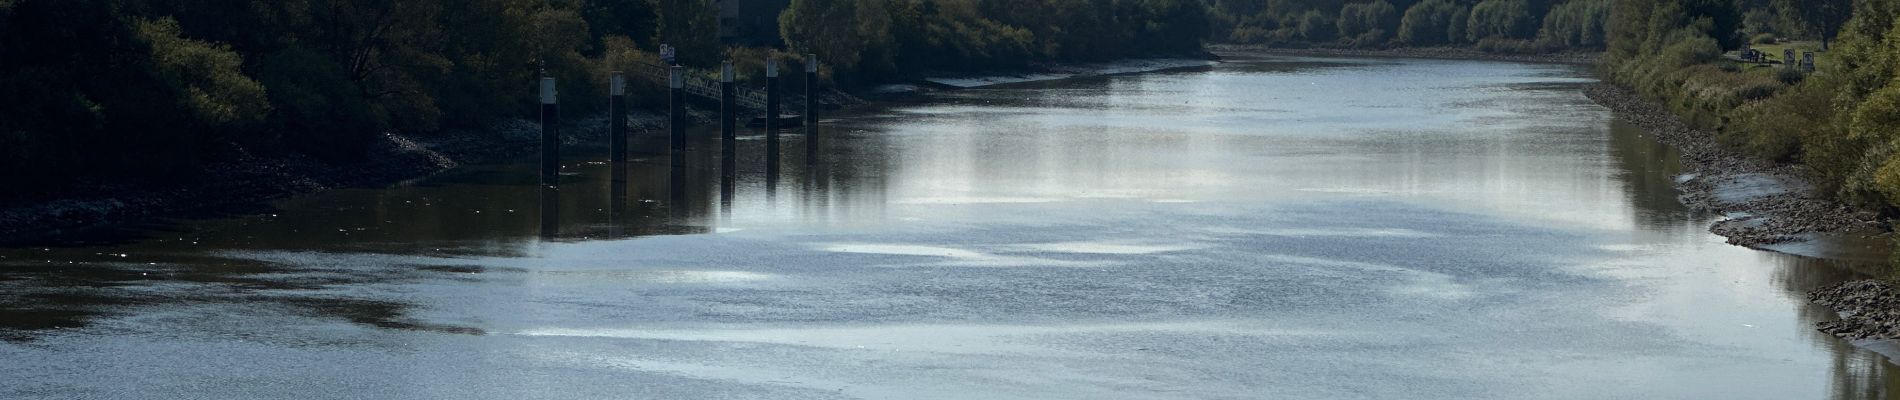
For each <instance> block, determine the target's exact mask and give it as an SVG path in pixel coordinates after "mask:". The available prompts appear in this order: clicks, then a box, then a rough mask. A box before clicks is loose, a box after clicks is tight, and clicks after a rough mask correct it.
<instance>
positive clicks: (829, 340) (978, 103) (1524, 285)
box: [0, 54, 1896, 399]
mask: <svg viewBox="0 0 1900 400" xmlns="http://www.w3.org/2000/svg"><path fill="white" fill-rule="evenodd" d="M1230 61H1231V62H1229V63H1226V64H1223V65H1220V66H1217V67H1213V68H1211V69H1206V70H1198V71H1182V72H1173V73H1162V74H1148V75H1138V76H1122V77H1113V78H1103V79H1091V80H1079V81H1066V82H1057V83H1042V84H1030V85H1022V86H1013V87H1003V88H995V89H982V90H965V91H956V92H947V93H941V94H936V95H931V96H928V97H927V98H925V99H920V100H916V101H910V102H904V103H898V104H892V105H889V106H887V107H883V108H879V109H875V110H867V111H863V112H858V113H855V114H852V115H846V116H840V117H839V118H836V120H835V121H828V126H827V129H829V130H828V131H827V133H828V134H829V136H828V138H827V139H826V140H823V141H820V142H819V143H818V146H819V148H820V152H819V153H820V154H822V155H823V156H822V157H819V158H817V159H807V158H806V157H805V155H804V151H803V150H804V149H805V146H806V143H805V142H804V140H803V136H802V135H788V136H787V141H786V144H785V149H786V150H787V155H786V156H785V157H784V158H783V159H779V160H776V161H778V162H779V164H778V165H781V167H780V168H773V169H772V170H768V168H767V167H766V164H767V161H768V160H767V158H766V157H764V156H763V155H762V154H761V153H762V149H763V147H764V146H763V142H762V141H760V140H758V139H756V138H751V137H748V138H747V139H746V140H743V141H742V142H741V148H740V149H739V157H738V160H736V165H737V169H736V170H734V171H731V172H732V173H731V174H730V175H731V176H732V177H733V180H732V181H731V182H730V183H727V182H722V176H725V175H726V174H725V173H724V172H722V168H721V167H720V162H719V161H718V160H717V159H716V153H717V151H714V150H712V149H713V148H712V147H710V146H711V145H712V143H710V142H701V143H699V149H701V150H699V151H696V152H694V153H692V154H690V155H688V156H686V157H684V159H683V161H685V162H684V163H683V165H682V166H681V167H680V168H678V169H674V168H672V167H671V166H670V164H671V162H670V161H671V160H669V159H668V158H667V157H665V156H652V155H649V156H643V157H637V160H636V163H635V164H633V165H630V166H627V167H626V168H625V169H624V170H623V171H620V172H615V168H613V167H612V166H609V165H604V164H601V163H598V162H595V160H598V159H601V158H603V156H602V155H601V154H600V152H599V151H598V150H595V151H593V152H591V153H590V152H586V151H581V152H579V154H581V157H582V158H581V159H577V160H573V162H570V163H569V164H568V165H567V166H566V169H565V170H566V171H567V174H566V175H565V176H564V179H565V183H564V184H562V185H561V186H560V188H559V189H558V190H539V189H537V188H536V186H535V185H534V184H533V182H534V180H535V179H536V178H535V170H534V167H533V166H532V165H529V164H526V163H522V164H511V165H489V166H472V167H467V168H463V169H460V170H457V171H453V172H450V173H447V174H444V175H441V176H438V177H434V178H429V179H424V180H420V181H416V182H411V183H407V184H403V185H398V186H396V187H392V188H387V189H376V190H344V191H337V192H331V193H326V194H322V195H317V196H310V197H305V198H299V199H293V200H288V201H283V202H278V203H275V204H273V205H272V206H271V207H269V209H267V210H263V211H261V212H259V213H256V214H245V215H242V216H234V217H227V218H214V219H194V220H180V221H165V222H161V223H153V224H146V225H142V226H135V227H128V228H125V229H121V230H120V232H114V234H111V235H101V236H100V237H99V238H71V239H64V240H60V241H57V242H55V243H49V244H45V245H40V246H36V247H19V248H8V249H0V360H4V362H0V382H5V383H4V384H0V398H501V399H518V398H549V399H571V398H683V399H685V398H692V399H697V398H770V399H833V398H875V399H933V398H956V399H1007V398H1020V399H1048V398H1072V399H1105V398H1130V399H1143V398H1153V399H1177V398H1457V399H1467V398H1495V399H1518V398H1560V399H1570V398H1724V399H1741V398H1749V399H1796V398H1843V399H1863V398H1887V397H1889V396H1892V394H1893V393H1895V390H1894V388H1896V383H1895V378H1894V375H1895V374H1894V373H1893V368H1892V365H1891V364H1889V363H1888V362H1887V361H1885V360H1884V359H1882V358H1881V357H1880V356H1878V355H1876V354H1874V353H1871V352H1869V351H1865V350H1860V349H1859V348H1857V347H1854V346H1852V345H1851V344H1849V343H1845V342H1841V341H1837V340H1834V339H1831V338H1829V337H1827V336H1825V335H1822V334H1819V333H1818V332H1815V331H1814V330H1813V329H1812V326H1813V324H1814V323H1815V322H1816V321H1821V320H1826V319H1828V318H1831V317H1830V313H1829V312H1828V311H1827V310H1824V309H1820V308H1817V307H1814V306H1811V305H1809V304H1807V303H1806V302H1805V301H1804V296H1805V293H1806V292H1807V291H1808V290H1810V289H1813V288H1815V287H1818V286H1822V285H1827V284H1830V283H1834V282H1839V281H1842V280H1847V279H1855V278H1859V277H1865V276H1866V275H1865V274H1866V273H1868V272H1871V271H1872V270H1873V268H1872V267H1866V266H1857V265H1862V264H1868V263H1861V262H1854V261H1821V260H1814V259H1806V258H1800V257H1794V256H1787V255H1778V254H1772V253H1765V252H1758V251H1751V250H1747V249H1742V248H1738V247H1732V246H1728V245H1725V244H1723V242H1722V239H1721V238H1719V237H1716V236H1713V235H1710V234H1708V233H1706V228H1707V226H1708V224H1709V223H1710V222H1711V221H1714V220H1715V219H1716V218H1719V216H1714V215H1705V214H1698V213H1693V212H1690V211H1688V210H1686V209H1684V208H1683V207H1682V206H1681V205H1680V204H1679V203H1677V201H1676V195H1677V193H1676V192H1675V191H1674V189H1673V188H1672V179H1674V177H1675V176H1676V175H1677V174H1679V173H1680V168H1679V165H1678V160H1677V158H1676V155H1675V154H1674V153H1672V152H1671V151H1669V150H1668V149H1667V148H1666V147H1664V146H1661V145H1658V144H1656V143H1655V142H1653V141H1652V140H1651V139H1649V138H1646V137H1643V135H1642V134H1641V133H1640V132H1639V131H1637V130H1636V129H1633V128H1631V127H1629V126H1625V125H1623V124H1620V123H1618V122H1616V121H1615V119H1614V116H1613V115H1612V114H1611V113H1610V112H1609V111H1608V110H1606V109H1603V108H1601V107H1598V106H1595V105H1593V104H1592V103H1590V101H1589V100H1587V99H1585V98H1584V97H1583V95H1582V94H1581V93H1580V92H1579V88H1580V87H1581V86H1582V85H1584V84H1587V83H1588V82H1590V78H1589V77H1588V73H1587V71H1586V70H1585V69H1584V68H1581V67H1569V66H1551V65H1527V64H1513V63H1489V62H1468V61H1424V60H1399V59H1310V58H1277V57H1266V56H1254V55H1246V54H1237V55H1233V56H1232V57H1231V58H1230ZM700 132H701V133H702V134H703V133H705V132H706V131H703V130H702V131H700ZM643 139H644V140H641V142H643V145H644V146H646V147H647V148H657V146H658V145H657V144H656V143H655V142H653V139H654V138H652V137H646V138H643ZM570 154H573V152H570ZM771 172H776V175H773V174H771ZM617 175H618V176H617ZM616 177H619V178H624V181H625V182H627V183H625V184H624V185H622V184H615V181H616V179H615V178H616ZM1868 265H1871V264H1868Z"/></svg>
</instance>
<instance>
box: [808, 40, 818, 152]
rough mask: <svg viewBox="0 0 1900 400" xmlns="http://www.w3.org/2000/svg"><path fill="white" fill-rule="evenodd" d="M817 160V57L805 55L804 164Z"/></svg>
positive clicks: (815, 55)
mask: <svg viewBox="0 0 1900 400" xmlns="http://www.w3.org/2000/svg"><path fill="white" fill-rule="evenodd" d="M817 158H818V55H817V54H806V55H805V162H806V163H811V162H813V161H814V160H815V159H817Z"/></svg>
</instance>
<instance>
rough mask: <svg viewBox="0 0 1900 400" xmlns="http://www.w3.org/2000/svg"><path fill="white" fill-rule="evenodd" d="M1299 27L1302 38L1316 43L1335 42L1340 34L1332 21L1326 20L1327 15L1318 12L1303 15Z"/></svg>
mask: <svg viewBox="0 0 1900 400" xmlns="http://www.w3.org/2000/svg"><path fill="white" fill-rule="evenodd" d="M1299 27H1300V28H1299V32H1300V38H1303V39H1306V40H1308V41H1314V42H1324V41H1328V40H1333V38H1334V37H1335V36H1336V35H1337V34H1338V33H1339V32H1337V30H1336V29H1335V27H1334V26H1333V23H1332V20H1331V19H1328V18H1326V15H1325V14H1321V13H1320V12H1319V11H1318V10H1313V11H1307V12H1306V14H1303V15H1301V16H1300V25H1299Z"/></svg>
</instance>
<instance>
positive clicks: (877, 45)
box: [779, 0, 1213, 84]
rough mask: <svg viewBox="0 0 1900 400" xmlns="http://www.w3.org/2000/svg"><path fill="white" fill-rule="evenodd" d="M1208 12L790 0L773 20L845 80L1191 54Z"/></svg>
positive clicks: (1079, 0)
mask: <svg viewBox="0 0 1900 400" xmlns="http://www.w3.org/2000/svg"><path fill="white" fill-rule="evenodd" d="M1207 10H1208V7H1207V5H1206V4H1204V3H1202V2H1201V1H1199V0H793V1H792V4H791V7H790V8H789V9H787V10H786V12H785V13H784V14H782V15H780V17H779V26H780V30H781V33H782V34H783V36H784V37H785V40H786V43H787V44H788V45H789V47H790V48H791V50H792V53H793V54H803V53H814V54H818V55H819V56H820V57H821V58H822V59H824V60H825V63H826V65H827V66H829V67H831V68H833V69H835V70H836V71H837V72H838V73H837V74H836V75H834V76H838V77H842V81H843V82H845V83H847V84H849V83H853V82H864V81H870V80H878V79H884V78H889V77H894V76H901V75H905V74H915V73H918V72H920V71H931V70H970V69H982V68H997V67H1023V66H1027V65H1030V63H1034V62H1042V61H1056V60H1108V59H1114V58H1121V57H1129V56H1133V55H1144V54H1158V53H1174V54H1179V53H1186V52H1193V51H1198V50H1199V49H1200V47H1201V41H1202V40H1203V39H1204V38H1206V37H1207V35H1208V32H1209V27H1210V24H1212V23H1213V22H1212V21H1211V20H1210V19H1209V16H1208V12H1207Z"/></svg>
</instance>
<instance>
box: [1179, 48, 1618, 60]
mask: <svg viewBox="0 0 1900 400" xmlns="http://www.w3.org/2000/svg"><path fill="white" fill-rule="evenodd" d="M1208 48H1209V50H1211V51H1214V52H1216V53H1223V52H1239V51H1245V52H1257V53H1268V54H1283V55H1294V56H1312V57H1403V58H1431V59H1446V60H1488V61H1511V62H1526V63H1542V64H1595V63H1596V62H1597V59H1598V58H1599V57H1601V56H1602V53H1596V52H1563V53H1547V54H1505V53H1488V52H1484V51H1479V50H1477V49H1473V48H1469V47H1399V48H1391V49H1333V48H1304V49H1300V48H1283V47H1268V46H1259V45H1234V44H1217V45H1210V46H1208Z"/></svg>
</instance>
